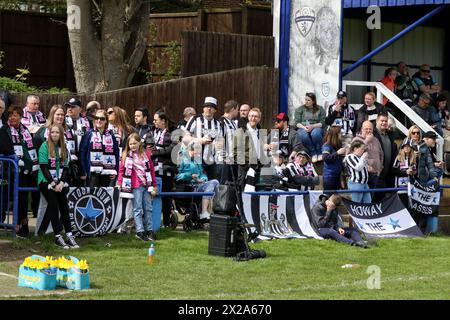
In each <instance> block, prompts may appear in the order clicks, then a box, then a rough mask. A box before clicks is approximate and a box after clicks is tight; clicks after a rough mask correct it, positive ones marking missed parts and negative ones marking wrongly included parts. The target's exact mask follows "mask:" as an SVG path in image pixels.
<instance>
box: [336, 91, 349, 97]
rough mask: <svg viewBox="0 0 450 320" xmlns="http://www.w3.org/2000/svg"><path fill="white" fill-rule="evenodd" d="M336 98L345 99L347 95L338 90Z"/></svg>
mask: <svg viewBox="0 0 450 320" xmlns="http://www.w3.org/2000/svg"><path fill="white" fill-rule="evenodd" d="M336 97H338V98H345V97H347V93H346V92H345V91H342V90H340V91H338V93H337V94H336Z"/></svg>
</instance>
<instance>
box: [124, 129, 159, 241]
mask: <svg viewBox="0 0 450 320" xmlns="http://www.w3.org/2000/svg"><path fill="white" fill-rule="evenodd" d="M116 188H119V189H120V191H121V197H123V198H132V199H133V215H134V223H135V227H136V238H138V239H141V240H143V241H154V240H156V237H155V233H154V232H153V226H152V199H151V198H152V197H155V196H156V193H157V189H156V178H155V169H154V167H153V162H152V160H151V152H150V151H149V150H145V149H144V146H143V144H142V143H141V139H140V137H139V135H138V134H137V133H132V134H131V135H130V136H129V137H128V139H127V143H126V146H125V148H124V150H123V152H122V157H121V159H120V165H119V176H118V179H117V185H116Z"/></svg>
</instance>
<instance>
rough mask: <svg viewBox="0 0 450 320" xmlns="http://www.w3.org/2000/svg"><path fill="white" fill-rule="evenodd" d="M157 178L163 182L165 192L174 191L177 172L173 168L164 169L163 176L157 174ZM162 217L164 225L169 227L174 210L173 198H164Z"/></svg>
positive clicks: (162, 199)
mask: <svg viewBox="0 0 450 320" xmlns="http://www.w3.org/2000/svg"><path fill="white" fill-rule="evenodd" d="M156 176H157V177H159V178H161V180H162V190H161V191H163V192H170V191H173V181H174V179H175V171H174V169H173V168H171V167H164V171H163V175H162V176H160V175H159V174H158V172H156ZM161 201H162V216H163V225H164V226H166V227H167V226H169V223H170V214H171V210H172V198H171V197H162V198H161Z"/></svg>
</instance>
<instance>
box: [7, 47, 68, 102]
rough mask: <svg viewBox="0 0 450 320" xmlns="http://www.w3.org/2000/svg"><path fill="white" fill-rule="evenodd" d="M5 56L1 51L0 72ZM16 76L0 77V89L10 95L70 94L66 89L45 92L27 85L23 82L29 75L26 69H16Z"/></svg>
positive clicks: (54, 88)
mask: <svg viewBox="0 0 450 320" xmlns="http://www.w3.org/2000/svg"><path fill="white" fill-rule="evenodd" d="M4 56H5V54H4V52H3V51H0V70H1V69H2V68H3V65H2V60H3V57H4ZM16 70H17V72H18V73H17V74H16V75H15V76H14V78H8V77H0V89H3V90H8V91H10V92H12V93H20V92H36V93H52V94H58V93H59V94H69V93H71V92H70V90H69V89H67V88H62V89H61V88H56V87H51V88H49V89H47V90H45V89H42V88H38V87H35V86H30V85H28V84H27V83H26V82H25V81H26V80H27V78H26V76H27V75H28V74H30V71H29V70H28V69H26V68H23V69H21V68H17V69H16Z"/></svg>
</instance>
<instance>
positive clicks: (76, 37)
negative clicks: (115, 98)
mask: <svg viewBox="0 0 450 320" xmlns="http://www.w3.org/2000/svg"><path fill="white" fill-rule="evenodd" d="M97 3H98V6H99V7H97V6H96V4H94V2H93V1H92V0H91V1H86V0H67V27H68V32H69V41H70V50H71V53H72V61H73V67H74V73H75V80H76V84H77V91H78V93H96V92H101V91H106V90H115V89H120V88H125V87H128V86H129V85H130V83H131V80H132V79H133V76H134V73H135V72H136V69H137V67H138V66H139V64H140V63H141V61H142V58H143V56H144V53H145V50H146V46H147V36H148V31H149V13H150V4H149V1H143V0H128V1H127V0H104V1H103V2H102V1H97ZM97 8H98V9H100V11H101V12H100V15H99V16H101V18H100V19H101V20H100V22H97V25H96V24H95V23H96V22H94V20H93V12H95V11H96V10H97ZM77 19H78V20H77Z"/></svg>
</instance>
